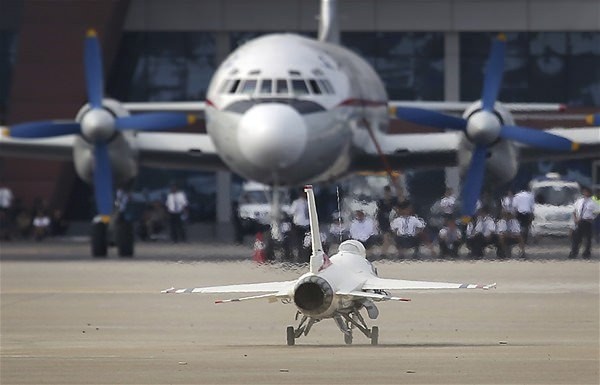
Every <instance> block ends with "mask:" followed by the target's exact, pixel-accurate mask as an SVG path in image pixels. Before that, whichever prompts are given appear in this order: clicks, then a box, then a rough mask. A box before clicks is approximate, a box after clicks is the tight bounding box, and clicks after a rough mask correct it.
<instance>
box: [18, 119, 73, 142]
mask: <svg viewBox="0 0 600 385" xmlns="http://www.w3.org/2000/svg"><path fill="white" fill-rule="evenodd" d="M80 129H81V128H80V126H79V123H77V122H73V121H58V120H47V121H41V122H30V123H21V124H15V125H14V126H11V127H10V136H12V137H14V138H51V137H54V136H61V135H71V134H77V133H79V131H80Z"/></svg>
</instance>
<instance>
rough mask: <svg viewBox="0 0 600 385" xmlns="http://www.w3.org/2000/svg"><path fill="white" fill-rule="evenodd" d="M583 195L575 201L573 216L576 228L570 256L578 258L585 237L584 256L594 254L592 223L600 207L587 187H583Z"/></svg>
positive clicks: (587, 256) (588, 256)
mask: <svg viewBox="0 0 600 385" xmlns="http://www.w3.org/2000/svg"><path fill="white" fill-rule="evenodd" d="M581 193H582V194H583V196H582V197H581V198H579V199H577V200H576V201H575V204H574V210H573V218H574V219H575V229H574V230H573V234H572V237H571V253H570V254H569V258H577V256H578V255H579V247H580V246H581V241H582V240H583V239H584V238H585V250H584V252H583V258H590V256H591V255H592V224H593V222H594V218H596V215H598V212H599V211H600V207H598V204H597V203H596V202H594V200H593V199H592V192H591V190H590V189H589V188H587V187H582V189H581Z"/></svg>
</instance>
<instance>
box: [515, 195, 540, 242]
mask: <svg viewBox="0 0 600 385" xmlns="http://www.w3.org/2000/svg"><path fill="white" fill-rule="evenodd" d="M534 205H535V200H534V198H533V194H532V193H531V191H529V190H528V189H526V190H522V191H520V192H518V193H517V194H516V195H515V196H514V198H513V207H514V212H515V215H516V218H517V220H518V221H519V225H520V226H521V235H522V236H523V242H525V243H527V240H528V239H529V228H530V227H531V222H532V221H533V206H534Z"/></svg>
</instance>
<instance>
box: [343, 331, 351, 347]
mask: <svg viewBox="0 0 600 385" xmlns="http://www.w3.org/2000/svg"><path fill="white" fill-rule="evenodd" d="M344 342H345V343H346V345H352V334H346V333H344Z"/></svg>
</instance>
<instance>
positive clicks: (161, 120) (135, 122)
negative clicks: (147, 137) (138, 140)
mask: <svg viewBox="0 0 600 385" xmlns="http://www.w3.org/2000/svg"><path fill="white" fill-rule="evenodd" d="M195 121H196V116H194V115H188V114H182V113H178V112H153V113H146V114H139V115H132V116H126V117H122V118H118V119H117V120H116V122H115V126H116V128H117V129H119V130H121V131H123V130H142V131H154V130H165V129H169V128H177V127H183V126H187V125H188V124H192V123H194V122H195Z"/></svg>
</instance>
